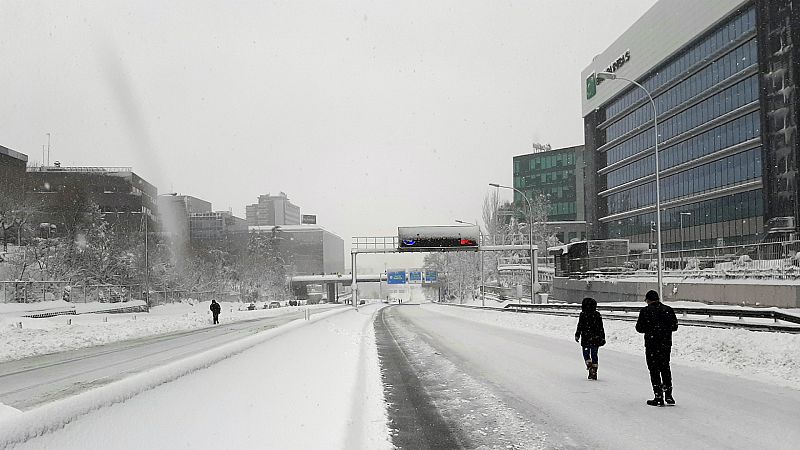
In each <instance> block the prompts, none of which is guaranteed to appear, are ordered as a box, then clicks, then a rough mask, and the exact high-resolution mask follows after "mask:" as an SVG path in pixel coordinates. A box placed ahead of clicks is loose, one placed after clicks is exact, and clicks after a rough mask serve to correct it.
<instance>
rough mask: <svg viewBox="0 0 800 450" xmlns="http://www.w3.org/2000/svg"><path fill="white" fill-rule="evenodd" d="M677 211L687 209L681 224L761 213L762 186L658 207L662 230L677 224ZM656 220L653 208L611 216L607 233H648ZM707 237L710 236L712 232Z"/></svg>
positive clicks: (687, 224)
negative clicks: (628, 215)
mask: <svg viewBox="0 0 800 450" xmlns="http://www.w3.org/2000/svg"><path fill="white" fill-rule="evenodd" d="M680 213H689V214H688V215H685V216H684V219H683V225H684V227H689V226H702V225H711V224H716V223H720V222H730V221H734V220H742V219H747V218H751V217H762V216H763V215H764V198H763V193H762V190H761V189H754V190H752V191H746V192H740V193H737V194H733V195H725V196H723V197H717V198H713V199H709V200H704V201H701V202H697V203H691V204H688V205H681V206H675V207H672V208H666V209H664V210H662V211H661V230H662V232H664V231H669V230H674V229H679V228H680V226H681V225H680V223H681V214H680ZM655 220H656V213H655V212H651V213H646V214H639V215H636V216H632V217H627V218H625V219H621V220H614V221H611V222H609V223H608V235H609V237H612V238H618V237H621V238H624V237H629V236H635V235H647V234H649V233H651V232H654V231H655ZM743 231H744V233H743V234H751V231H752V233H755V230H743ZM731 234H733V233H731ZM708 237H709V238H710V237H711V236H708ZM718 237H722V236H718Z"/></svg>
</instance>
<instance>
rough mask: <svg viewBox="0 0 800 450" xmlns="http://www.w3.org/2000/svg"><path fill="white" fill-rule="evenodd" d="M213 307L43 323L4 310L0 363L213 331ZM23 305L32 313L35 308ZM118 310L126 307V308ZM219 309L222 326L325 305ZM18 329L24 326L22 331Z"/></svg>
mask: <svg viewBox="0 0 800 450" xmlns="http://www.w3.org/2000/svg"><path fill="white" fill-rule="evenodd" d="M48 303H54V302H48ZM209 304H210V303H209V302H181V303H172V304H168V305H162V306H156V307H154V308H151V309H150V312H149V313H129V314H85V315H84V314H82V315H77V316H76V315H67V316H55V317H49V318H44V319H31V318H26V317H19V315H16V314H15V313H14V311H15V310H14V309H13V308H15V307H17V309H18V308H19V307H18V306H17V305H18V304H2V305H0V306H1V307H3V308H0V313H2V314H0V342H3V345H2V346H0V362H3V361H10V360H15V359H21V358H26V357H29V356H36V355H43V354H48V353H56V352H62V351H67V350H75V349H78V348H83V347H91V346H95V345H102V344H108V343H110V342H117V341H123V340H127V339H135V338H140V337H145V336H152V335H155V334H163V333H170V332H173V331H184V330H191V329H195V328H201V327H206V326H211V312H210V311H209V308H208V307H209ZM23 305H28V307H30V305H31V304H23ZM34 305H35V304H34ZM114 305H125V303H116V304H114ZM221 305H222V313H221V314H220V322H221V323H226V322H233V321H239V320H247V319H255V318H260V317H273V316H276V315H280V314H286V313H287V312H290V311H298V310H300V309H301V308H319V307H325V305H312V306H303V307H284V308H276V309H256V310H254V311H247V310H241V311H240V310H239V309H240V308H241V307H242V305H243V304H242V303H227V302H222V303H221ZM76 307H78V308H84V309H85V308H86V306H85V305H83V304H80V303H79V304H76ZM19 324H22V328H20V327H19Z"/></svg>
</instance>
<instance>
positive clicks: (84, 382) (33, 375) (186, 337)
mask: <svg viewBox="0 0 800 450" xmlns="http://www.w3.org/2000/svg"><path fill="white" fill-rule="evenodd" d="M335 307H336V306H331V308H335ZM328 309H330V308H319V309H314V310H312V314H316V313H319V312H322V311H327V310H328ZM300 318H303V311H287V312H286V313H285V314H281V315H278V316H273V317H265V318H259V319H252V320H242V321H237V322H229V323H225V322H223V323H221V324H220V325H217V326H209V327H204V328H197V329H194V330H188V331H180V332H174V333H167V334H161V335H155V336H149V337H145V338H139V339H131V340H127V341H120V342H114V343H110V344H106V345H100V346H95V347H87V348H82V349H78V350H72V351H68V352H61V353H53V354H49V355H41V356H34V357H30V358H25V359H20V360H16V361H8V362H4V363H3V364H2V365H0V403H4V404H6V405H8V406H13V407H14V408H17V409H20V410H23V411H24V410H27V409H32V408H34V407H36V406H39V405H42V404H45V403H48V402H51V401H53V400H57V399H60V398H64V397H68V396H71V395H75V394H78V393H80V392H84V391H86V390H89V389H92V388H94V387H97V386H102V385H105V384H108V383H110V382H112V381H116V380H119V379H122V378H125V377H127V376H130V375H132V374H135V373H139V372H142V371H145V370H147V369H150V368H153V367H158V366H160V365H163V364H166V363H169V362H172V361H175V360H178V359H181V358H184V357H187V356H192V355H196V354H197V353H199V352H202V351H204V350H208V349H211V348H214V347H216V346H219V345H223V344H226V343H229V342H232V341H235V340H237V339H241V338H243V337H246V336H250V335H253V334H255V333H258V332H260V331H264V330H268V329H270V328H275V327H279V326H281V325H284V324H286V323H288V322H291V321H292V320H295V319H300Z"/></svg>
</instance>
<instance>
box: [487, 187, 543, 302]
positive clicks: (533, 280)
mask: <svg viewBox="0 0 800 450" xmlns="http://www.w3.org/2000/svg"><path fill="white" fill-rule="evenodd" d="M489 186H492V187H496V188H503V189H511V190H512V191H514V192H517V193H519V195H521V196H522V198H524V199H525V202H526V203H527V204H528V213H529V216H528V245H529V246H530V252H531V303H533V294H534V290H535V286H536V268H535V267H534V266H535V264H536V256H535V255H534V254H533V206H531V201H530V200H528V197H527V196H526V195H525V194H524V193H523V192H522V191H520V190H519V189H517V188H515V187H512V186H503V185H501V184H497V183H489Z"/></svg>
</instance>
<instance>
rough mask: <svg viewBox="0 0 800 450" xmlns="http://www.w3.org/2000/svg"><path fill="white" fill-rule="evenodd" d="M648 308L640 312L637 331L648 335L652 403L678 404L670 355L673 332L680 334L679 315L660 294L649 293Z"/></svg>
mask: <svg viewBox="0 0 800 450" xmlns="http://www.w3.org/2000/svg"><path fill="white" fill-rule="evenodd" d="M644 299H645V301H646V302H647V306H645V307H644V308H642V310H641V311H640V312H639V319H638V320H637V321H636V331H638V332H639V333H642V334H644V352H645V358H646V360H647V369H648V370H649V371H650V382H651V384H652V385H653V393H654V394H655V397H654V398H653V399H652V400H648V401H647V404H648V405H650V406H664V401H666V402H667V404H669V405H674V404H675V399H674V398H673V397H672V371H671V370H670V368H669V354H670V352H671V351H672V332H673V331H677V330H678V318H677V317H675V311H673V310H672V308H670V307H669V306H667V305H665V304H663V303H661V301H660V299H659V298H658V292H656V291H648V292H647V294H646V295H645V297H644Z"/></svg>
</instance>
